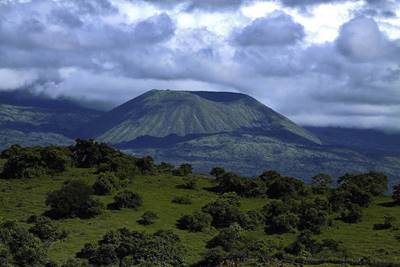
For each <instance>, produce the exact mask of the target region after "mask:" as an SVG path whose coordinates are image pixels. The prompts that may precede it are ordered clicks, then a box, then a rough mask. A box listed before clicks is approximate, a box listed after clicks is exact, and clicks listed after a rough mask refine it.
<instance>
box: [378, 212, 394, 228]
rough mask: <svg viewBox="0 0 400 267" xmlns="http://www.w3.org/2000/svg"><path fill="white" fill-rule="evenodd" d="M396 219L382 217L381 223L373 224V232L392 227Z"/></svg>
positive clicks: (387, 216) (386, 216) (389, 216)
mask: <svg viewBox="0 0 400 267" xmlns="http://www.w3.org/2000/svg"><path fill="white" fill-rule="evenodd" d="M395 221H396V218H395V217H394V216H392V215H385V216H384V217H383V223H377V224H374V230H384V229H390V228H392V227H393V226H394V223H395Z"/></svg>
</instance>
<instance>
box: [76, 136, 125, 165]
mask: <svg viewBox="0 0 400 267" xmlns="http://www.w3.org/2000/svg"><path fill="white" fill-rule="evenodd" d="M70 151H71V153H72V158H73V160H74V162H75V165H76V166H77V167H79V168H94V167H97V166H99V165H100V164H101V163H106V162H108V160H109V159H110V158H112V157H114V156H117V155H119V154H121V153H120V152H118V151H116V150H114V149H113V148H111V147H109V146H108V145H106V144H104V143H98V142H96V141H94V140H92V139H89V140H82V139H77V140H76V141H75V145H74V146H71V147H70Z"/></svg>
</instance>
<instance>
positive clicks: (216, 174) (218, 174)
mask: <svg viewBox="0 0 400 267" xmlns="http://www.w3.org/2000/svg"><path fill="white" fill-rule="evenodd" d="M224 174H225V169H224V168H222V167H214V168H212V170H211V171H210V175H212V176H214V177H215V178H217V179H218V178H219V177H221V176H222V175H224Z"/></svg>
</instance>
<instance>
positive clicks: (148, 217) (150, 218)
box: [137, 211, 158, 225]
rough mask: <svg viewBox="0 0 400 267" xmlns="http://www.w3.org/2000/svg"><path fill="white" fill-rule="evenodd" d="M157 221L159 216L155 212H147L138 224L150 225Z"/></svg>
mask: <svg viewBox="0 0 400 267" xmlns="http://www.w3.org/2000/svg"><path fill="white" fill-rule="evenodd" d="M157 219H158V216H157V214H156V213H155V212H152V211H146V212H145V213H143V215H142V217H141V218H140V219H139V220H138V221H137V222H138V223H139V224H141V225H150V224H153V223H155V221H156V220H157Z"/></svg>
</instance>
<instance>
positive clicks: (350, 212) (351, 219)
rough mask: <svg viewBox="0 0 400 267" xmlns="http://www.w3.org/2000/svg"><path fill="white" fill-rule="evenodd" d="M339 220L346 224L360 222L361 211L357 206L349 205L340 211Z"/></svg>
mask: <svg viewBox="0 0 400 267" xmlns="http://www.w3.org/2000/svg"><path fill="white" fill-rule="evenodd" d="M341 219H342V220H343V221H344V222H347V223H358V222H361V220H362V210H361V208H360V207H359V206H358V205H355V204H350V205H348V206H347V207H346V208H345V209H344V210H343V211H342V213H341Z"/></svg>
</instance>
